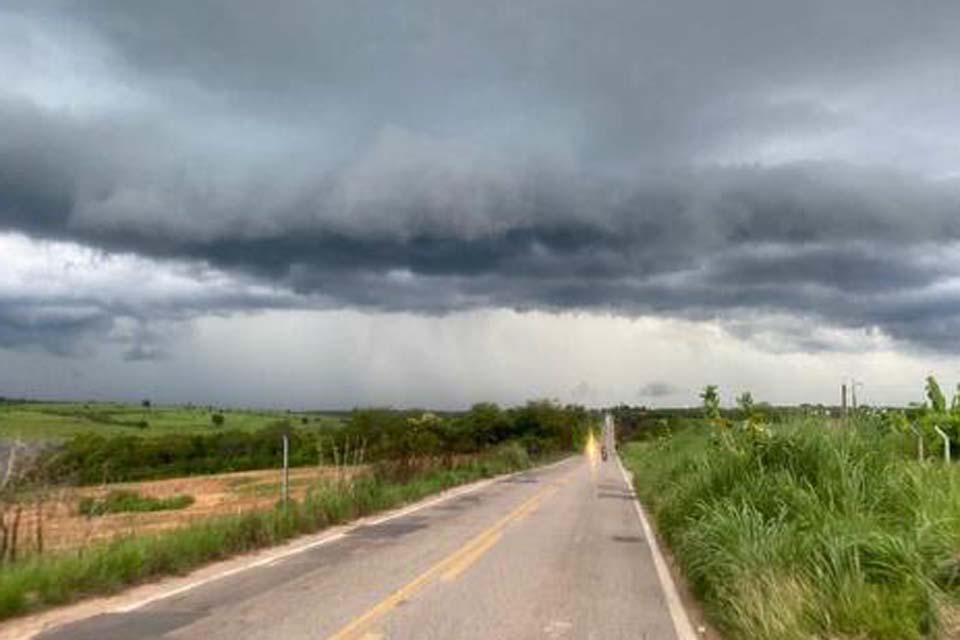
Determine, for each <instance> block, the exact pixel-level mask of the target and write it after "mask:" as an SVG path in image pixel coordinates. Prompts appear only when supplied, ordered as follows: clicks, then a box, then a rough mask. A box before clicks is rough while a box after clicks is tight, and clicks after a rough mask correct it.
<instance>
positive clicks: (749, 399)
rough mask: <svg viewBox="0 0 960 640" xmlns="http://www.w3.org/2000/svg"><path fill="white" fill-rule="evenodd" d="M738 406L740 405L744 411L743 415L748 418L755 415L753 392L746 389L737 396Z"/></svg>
mask: <svg viewBox="0 0 960 640" xmlns="http://www.w3.org/2000/svg"><path fill="white" fill-rule="evenodd" d="M737 406H738V407H740V410H741V411H743V415H744V417H746V418H749V417H750V416H751V415H753V411H754V408H755V406H754V403H753V394H752V393H750V392H749V391H744V392H743V393H741V394H740V395H739V396H737Z"/></svg>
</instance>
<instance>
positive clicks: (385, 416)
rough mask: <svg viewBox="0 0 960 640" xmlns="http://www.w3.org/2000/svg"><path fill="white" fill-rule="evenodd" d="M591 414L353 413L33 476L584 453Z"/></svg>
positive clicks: (88, 437)
mask: <svg viewBox="0 0 960 640" xmlns="http://www.w3.org/2000/svg"><path fill="white" fill-rule="evenodd" d="M591 417H592V416H591V415H590V413H589V412H588V411H587V410H586V409H585V408H583V407H581V406H576V405H560V404H558V403H555V402H551V401H536V402H528V403H527V404H525V405H522V406H519V407H514V408H510V409H504V408H501V407H499V406H498V405H496V404H492V403H481V404H477V405H474V406H473V407H471V408H470V410H468V411H465V412H462V413H453V414H449V413H448V414H436V413H431V412H426V411H422V410H396V409H356V410H354V411H352V412H351V413H350V414H349V416H348V417H347V418H346V420H345V421H344V423H343V424H342V425H341V426H339V427H325V428H317V427H315V426H313V427H311V426H304V425H298V424H295V423H293V422H291V421H289V420H283V421H278V422H277V423H275V424H273V425H271V426H269V427H266V428H264V429H261V430H259V431H252V432H245V431H238V430H230V429H218V430H216V431H212V432H210V433H202V434H169V435H163V436H157V437H144V436H140V435H133V434H131V435H121V436H103V435H99V434H96V433H84V434H80V435H76V436H73V437H72V438H70V439H68V440H67V441H66V442H64V443H63V444H62V445H61V446H58V447H55V448H51V449H48V450H46V451H44V452H43V453H42V454H41V455H40V457H39V459H38V460H37V462H36V465H35V472H34V475H35V476H36V477H39V478H42V479H43V481H45V482H51V481H53V482H63V483H71V484H98V483H103V482H120V481H133V480H146V479H151V478H162V477H173V476H180V475H196V474H209V473H222V472H230V471H245V470H251V469H262V468H270V467H276V466H277V465H278V463H279V460H280V456H281V451H282V436H284V435H286V436H287V438H288V440H289V444H290V448H289V459H290V464H291V466H306V465H316V464H351V463H360V462H381V461H391V462H399V463H410V462H412V461H415V460H418V459H422V458H428V457H448V458H449V457H452V456H457V455H471V454H477V453H482V452H483V451H485V450H487V449H489V448H491V447H496V446H499V445H501V444H504V443H506V442H516V443H519V444H520V445H521V446H523V447H524V448H525V449H526V451H527V452H528V453H529V454H531V455H534V456H535V455H538V454H546V453H550V452H556V451H562V450H571V449H575V448H577V447H579V446H580V445H581V443H582V441H583V439H584V437H585V435H586V432H587V430H588V428H589V422H590V419H591Z"/></svg>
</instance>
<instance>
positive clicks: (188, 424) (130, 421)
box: [0, 402, 341, 442]
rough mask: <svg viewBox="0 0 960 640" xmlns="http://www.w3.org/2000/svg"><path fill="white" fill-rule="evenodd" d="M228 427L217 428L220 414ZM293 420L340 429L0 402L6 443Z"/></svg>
mask: <svg viewBox="0 0 960 640" xmlns="http://www.w3.org/2000/svg"><path fill="white" fill-rule="evenodd" d="M218 414H219V415H222V416H223V423H222V424H221V425H220V426H217V425H215V424H214V423H213V420H214V418H213V416H214V415H218ZM281 420H288V421H290V422H291V423H294V424H298V425H304V426H317V427H326V426H336V425H339V424H340V422H341V419H340V418H339V417H338V416H336V415H332V414H321V413H313V412H306V413H288V412H286V411H279V410H275V411H269V410H243V409H219V408H217V407H207V406H204V407H199V406H151V407H144V406H141V405H139V404H121V403H112V402H69V403H68V402H62V403H61V402H0V440H22V441H25V442H42V441H51V440H52V441H62V440H65V439H67V438H70V437H71V436H74V435H78V434H81V433H96V434H99V435H103V436H124V435H125V436H129V435H139V436H144V437H156V436H163V435H170V434H193V433H211V432H214V431H216V430H218V429H220V430H223V429H229V430H232V431H257V430H260V429H263V428H265V427H268V426H270V425H272V424H275V423H277V422H278V421H281Z"/></svg>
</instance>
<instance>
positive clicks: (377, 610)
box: [327, 469, 578, 640]
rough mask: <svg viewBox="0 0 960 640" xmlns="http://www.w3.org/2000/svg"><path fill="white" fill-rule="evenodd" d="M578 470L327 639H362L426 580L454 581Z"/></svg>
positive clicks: (424, 583) (525, 502) (526, 502)
mask: <svg viewBox="0 0 960 640" xmlns="http://www.w3.org/2000/svg"><path fill="white" fill-rule="evenodd" d="M577 470H578V469H574V470H573V471H572V472H570V473H568V474H566V475H565V476H564V477H563V478H562V479H561V480H560V481H558V482H556V483H551V484H550V485H549V486H547V487H544V488H543V489H541V490H539V491H537V492H536V493H535V494H534V495H533V496H531V497H530V498H528V499H527V500H525V501H524V502H523V503H521V504H520V506H518V507H517V508H515V509H514V510H513V511H511V512H510V513H508V514H507V515H505V516H504V517H502V518H500V519H499V520H497V521H496V522H495V523H493V524H492V525H491V526H490V527H488V528H487V529H484V530H483V531H482V532H481V533H480V534H478V535H477V536H476V537H474V538H472V539H471V540H470V541H468V542H467V543H466V544H464V545H463V546H462V547H460V548H459V549H457V550H456V551H454V552H453V553H451V554H450V555H448V556H447V557H445V558H443V559H442V560H440V561H439V562H437V563H436V564H434V565H433V566H432V567H430V568H429V569H427V570H426V571H424V572H423V573H421V574H420V575H419V576H417V577H416V578H414V579H413V580H411V581H410V582H408V583H407V584H405V585H403V586H402V587H400V588H399V589H397V590H396V591H394V592H393V593H391V594H390V595H389V596H387V597H386V598H384V599H383V600H381V601H380V602H379V603H377V604H376V605H374V606H373V607H372V608H371V609H369V610H368V611H367V612H365V613H363V614H362V615H360V616H359V617H357V618H354V619H353V621H351V622H349V623H348V624H347V625H346V626H344V627H343V628H341V629H340V630H339V631H337V632H336V633H334V634H333V635H331V636H329V637H328V639H327V640H352V639H354V638H363V636H361V635H360V633H361V632H362V631H364V630H366V629H367V628H369V626H370V625H372V624H373V623H374V622H375V621H377V620H378V619H380V618H381V617H383V616H384V615H385V614H387V613H388V612H390V611H391V610H392V609H394V608H395V607H396V606H397V605H398V604H400V603H401V602H404V601H405V600H408V599H410V597H411V596H413V594H415V593H416V592H417V591H419V590H420V589H422V588H423V587H425V586H426V585H427V584H428V583H430V582H431V581H432V580H434V579H435V578H437V577H442V578H444V579H445V580H447V581H449V580H453V579H455V578H456V577H457V576H459V575H460V574H461V573H463V572H464V571H465V570H466V569H467V568H469V567H470V565H472V564H473V563H474V562H476V561H477V560H478V559H479V558H480V557H481V556H482V555H483V554H484V553H486V552H487V551H489V550H490V549H491V548H493V546H494V545H495V544H496V543H497V541H499V539H500V537H501V532H502V531H503V530H504V529H505V528H506V527H507V526H508V525H509V524H510V523H512V522H514V521H516V520H518V519H520V518H522V517H523V516H525V515H526V514H527V513H529V512H531V511H533V510H534V509H536V508H537V506H538V505H539V504H540V502H541V501H542V500H543V499H544V498H546V497H547V495H549V494H551V493H553V492H555V491H557V489H558V488H559V487H560V486H561V485H563V484H566V482H567V481H568V480H569V479H570V478H572V477H573V474H574V473H575V472H576V471H577Z"/></svg>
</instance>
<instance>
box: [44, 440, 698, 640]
mask: <svg viewBox="0 0 960 640" xmlns="http://www.w3.org/2000/svg"><path fill="white" fill-rule="evenodd" d="M604 440H605V441H607V442H608V443H610V442H611V440H610V433H609V425H608V428H607V429H605V433H604ZM608 449H609V450H610V451H611V453H612V451H613V448H612V446H610V444H608ZM638 514H639V511H638V509H637V507H636V505H635V503H634V500H633V493H632V491H631V489H630V487H629V486H628V484H627V482H626V479H625V477H624V475H623V473H622V471H621V468H620V466H619V463H618V461H617V460H616V458H615V456H612V455H611V456H610V457H609V458H608V460H606V461H602V460H600V456H599V454H598V453H597V452H594V453H593V455H590V454H588V455H584V456H576V457H574V458H570V459H568V460H564V461H562V462H560V463H557V464H555V465H551V466H549V467H544V468H541V469H535V470H532V471H528V472H524V473H519V474H515V475H513V476H510V477H508V478H504V479H500V480H497V481H494V482H490V483H486V484H482V485H480V486H479V487H478V488H477V489H476V490H473V491H466V492H459V493H455V494H454V495H452V496H451V497H450V498H449V499H446V500H442V501H428V502H427V503H426V506H424V507H423V508H420V509H415V510H408V511H407V512H406V513H405V514H404V515H400V516H398V517H392V518H389V519H384V520H382V521H380V522H376V521H375V522H374V523H370V524H366V525H364V526H360V527H357V528H354V529H352V530H350V531H348V532H347V533H346V535H343V536H339V537H337V538H335V539H333V540H331V541H330V542H329V543H327V544H319V545H316V546H310V547H308V548H306V549H305V550H303V551H300V552H298V553H294V554H291V555H288V556H285V557H282V558H279V559H277V560H276V561H274V562H271V563H269V564H266V565H260V566H256V567H251V568H249V569H247V570H244V571H239V572H232V573H231V574H230V575H227V576H225V577H222V578H220V579H217V580H212V581H207V582H204V583H202V584H199V585H197V586H195V587H193V588H187V589H179V590H177V592H176V593H174V594H173V595H169V596H167V597H161V598H157V599H151V600H148V601H144V602H141V603H137V604H134V605H132V606H128V607H124V608H122V609H121V608H118V609H116V610H114V611H109V612H105V613H102V614H100V615H96V616H93V617H89V618H86V619H81V620H77V621H74V622H71V623H69V624H66V625H63V626H60V627H57V628H54V629H51V630H49V631H46V632H44V633H43V634H41V635H39V636H37V637H38V638H42V639H43V640H127V639H131V640H132V639H138V640H143V639H148V638H165V639H183V640H186V639H201V640H253V639H263V640H267V639H270V640H275V639H280V638H282V639H289V640H299V639H307V638H309V639H310V640H317V639H324V638H326V639H329V640H378V639H398V640H399V639H408V640H414V639H416V640H461V639H462V640H474V639H477V640H479V639H484V640H494V639H498V640H499V639H526V638H531V639H532V638H557V639H561V638H562V639H566V638H570V639H591V640H592V639H596V640H606V639H610V640H617V639H624V640H626V639H627V638H629V639H631V640H637V639H640V638H647V639H652V640H661V639H662V640H688V639H689V638H690V637H691V636H692V634H691V633H690V631H689V622H687V621H686V619H685V614H684V613H683V611H682V607H681V606H680V605H679V601H677V600H676V596H675V591H674V589H673V586H672V584H671V583H670V578H669V573H668V572H666V571H665V570H664V566H663V564H662V559H660V558H659V554H658V552H657V551H656V550H655V544H654V545H653V546H651V545H650V543H649V539H648V533H647V532H645V529H644V526H643V525H642V523H641V517H642V515H641V517H638ZM658 563H659V564H660V565H661V566H659V567H658V566H657V564H658Z"/></svg>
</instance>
